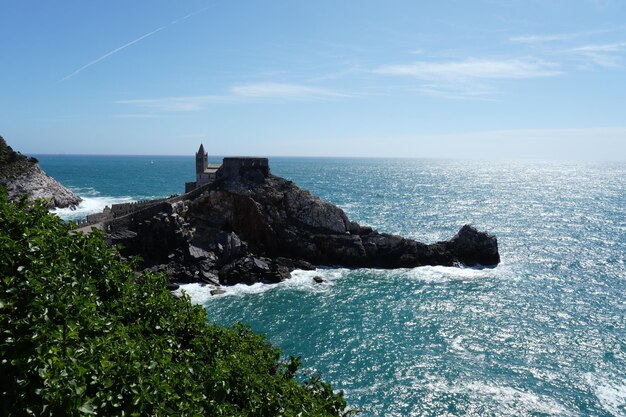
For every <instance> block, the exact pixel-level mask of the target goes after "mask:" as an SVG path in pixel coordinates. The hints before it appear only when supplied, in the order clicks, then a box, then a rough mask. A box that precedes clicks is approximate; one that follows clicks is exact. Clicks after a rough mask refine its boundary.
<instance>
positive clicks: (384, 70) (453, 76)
mask: <svg viewBox="0 0 626 417" xmlns="http://www.w3.org/2000/svg"><path fill="white" fill-rule="evenodd" d="M555 68H556V65H555V64H552V63H548V62H545V61H541V60H538V59H530V58H524V59H508V60H495V59H466V60H463V61H450V62H428V61H418V62H413V63H409V64H396V65H385V66H382V67H380V68H377V69H376V70H374V72H375V73H377V74H383V75H404V76H410V77H415V78H420V79H425V80H468V79H492V80H493V79H523V78H536V77H549V76H554V75H559V74H560V71H558V70H556V69H555Z"/></svg>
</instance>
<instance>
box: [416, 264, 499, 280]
mask: <svg viewBox="0 0 626 417" xmlns="http://www.w3.org/2000/svg"><path fill="white" fill-rule="evenodd" d="M404 271H406V272H405V273H406V274H407V275H408V276H409V277H410V278H413V279H418V280H421V281H425V282H433V283H439V282H450V281H467V280H480V279H493V278H496V277H497V276H498V275H499V273H500V272H501V271H500V270H499V268H463V267H455V266H420V267H417V268H413V269H408V270H404Z"/></svg>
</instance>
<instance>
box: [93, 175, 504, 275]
mask: <svg viewBox="0 0 626 417" xmlns="http://www.w3.org/2000/svg"><path fill="white" fill-rule="evenodd" d="M105 228H106V229H107V230H109V234H108V238H109V239H110V241H111V243H114V244H117V243H121V244H122V245H123V247H124V249H123V251H122V253H123V255H125V256H128V255H139V256H141V257H142V258H143V259H144V264H143V267H146V268H149V269H151V270H153V271H165V272H166V273H167V274H168V275H169V276H170V278H171V280H172V281H205V282H209V283H213V284H222V285H232V284H237V283H246V284H252V283H255V282H279V281H282V280H284V279H287V278H288V277H289V276H290V272H291V271H292V270H294V269H313V268H314V265H332V266H344V267H367V268H412V267H416V266H422V265H446V266H454V265H466V266H476V265H482V266H495V265H497V264H498V263H499V262H500V256H499V253H498V243H497V240H496V238H495V236H492V235H489V234H487V233H484V232H479V231H477V230H476V229H474V228H473V227H471V226H468V225H466V226H463V227H462V228H461V230H460V231H459V233H458V234H457V235H456V236H454V237H453V238H452V239H450V240H448V241H444V242H438V243H434V244H428V245H427V244H423V243H419V242H416V241H414V240H410V239H405V238H403V237H401V236H396V235H390V234H385V233H378V232H377V231H375V230H372V228H370V227H367V226H361V225H359V224H357V223H355V222H352V221H350V220H349V219H348V218H347V216H346V215H345V213H344V212H343V210H341V209H340V208H338V207H336V206H334V205H332V204H330V203H328V202H325V201H322V200H321V199H320V198H319V197H316V196H313V195H311V193H309V192H308V191H306V190H303V189H301V188H299V187H298V186H296V185H295V184H294V183H293V182H291V181H288V180H285V179H283V178H280V177H276V176H273V175H271V174H270V173H269V171H267V170H259V169H255V168H246V169H242V170H241V171H239V172H228V173H224V172H222V173H221V175H218V180H217V181H216V182H214V183H212V184H209V185H207V186H205V187H203V188H202V189H199V190H196V191H194V192H192V193H189V194H187V195H184V196H182V197H178V198H174V199H170V200H168V201H165V202H161V203H159V204H157V205H154V206H151V207H150V209H146V210H142V211H138V212H136V213H132V214H130V215H128V216H125V217H124V218H120V219H111V220H110V221H108V222H105Z"/></svg>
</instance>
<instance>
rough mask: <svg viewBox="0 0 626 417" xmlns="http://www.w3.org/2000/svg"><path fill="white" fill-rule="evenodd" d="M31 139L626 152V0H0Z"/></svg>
mask: <svg viewBox="0 0 626 417" xmlns="http://www.w3.org/2000/svg"><path fill="white" fill-rule="evenodd" d="M0 17H1V18H2V23H1V24H0V53H1V56H2V57H3V59H2V61H1V62H0V92H1V94H0V135H2V136H4V137H5V139H7V141H8V142H9V143H10V144H11V145H12V146H13V147H14V148H16V149H18V150H20V151H22V152H24V153H70V154H75V153H79V154H152V155H157V154H171V155H174V154H191V153H193V152H195V150H196V149H197V147H198V145H199V143H200V142H203V143H204V145H205V147H206V148H207V150H208V151H209V153H210V154H214V155H216V154H217V155H234V154H239V155H241V154H245V155H269V156H278V155H304V156H380V157H389V156H398V157H451V158H487V159H489V158H506V159H518V158H521V159H592V160H624V159H626V2H625V1H622V0H562V1H561V0H541V1H539V0H535V1H533V0H525V1H521V0H519V1H518V0H499V1H496V0H483V1H469V0H465V1H461V0H459V1H445V0H442V1H414V0H411V1H409V0H407V1H401V0H397V1H396V0H389V1H367V0H359V1H356V0H355V1H347V0H346V1H341V0H316V1H297V0H282V1H274V0H268V1H263V2H260V1H226V0H220V1H176V2H174V1H169V0H168V1H162V0H161V1H159V0H150V1H141V0H133V1H118V0H110V1H106V2H103V1H99V2H95V1H84V0H75V1H68V0H58V1H45V2H43V1H35V0H1V1H0Z"/></svg>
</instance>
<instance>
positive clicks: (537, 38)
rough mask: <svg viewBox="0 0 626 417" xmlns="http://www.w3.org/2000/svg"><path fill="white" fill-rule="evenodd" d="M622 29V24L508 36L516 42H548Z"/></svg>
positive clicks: (563, 40)
mask: <svg viewBox="0 0 626 417" xmlns="http://www.w3.org/2000/svg"><path fill="white" fill-rule="evenodd" d="M623 30H624V26H618V27H612V28H607V29H596V30H583V31H579V32H567V33H551V34H539V35H524V36H512V37H510V38H509V41H511V42H518V43H549V42H565V41H570V40H574V39H580V38H586V37H591V36H595V35H602V34H607V33H613V32H620V31H623Z"/></svg>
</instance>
